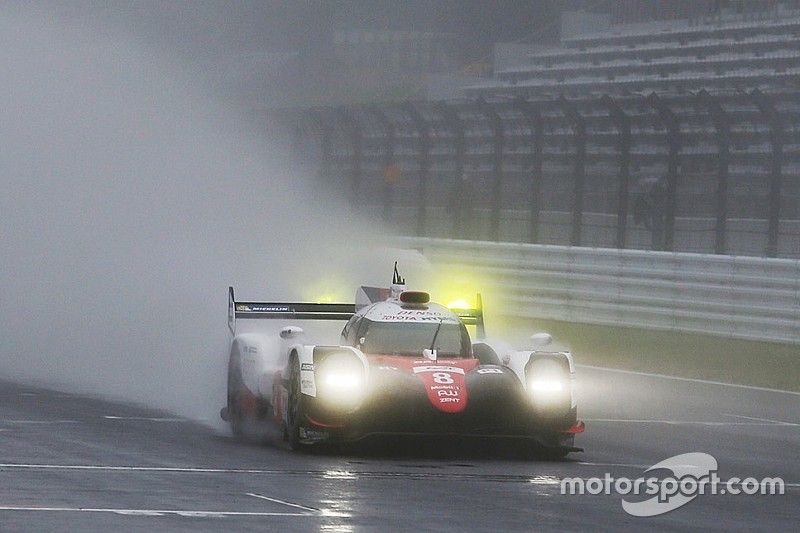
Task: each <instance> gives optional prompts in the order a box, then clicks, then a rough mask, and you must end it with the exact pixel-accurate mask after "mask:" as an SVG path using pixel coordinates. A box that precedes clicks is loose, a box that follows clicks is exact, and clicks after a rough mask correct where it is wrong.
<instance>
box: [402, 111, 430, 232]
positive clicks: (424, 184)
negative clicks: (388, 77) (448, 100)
mask: <svg viewBox="0 0 800 533" xmlns="http://www.w3.org/2000/svg"><path fill="white" fill-rule="evenodd" d="M404 108H405V110H406V112H407V113H408V116H409V118H410V119H411V122H413V123H414V128H415V129H416V130H417V134H418V135H419V145H418V148H417V150H418V154H419V198H417V236H419V237H424V236H425V229H426V219H427V205H428V172H429V170H430V149H431V143H430V126H429V125H428V122H427V121H426V120H425V119H424V118H423V116H422V114H421V113H420V112H419V110H418V109H417V108H416V107H415V106H414V104H412V103H411V102H406V103H405V105H404Z"/></svg>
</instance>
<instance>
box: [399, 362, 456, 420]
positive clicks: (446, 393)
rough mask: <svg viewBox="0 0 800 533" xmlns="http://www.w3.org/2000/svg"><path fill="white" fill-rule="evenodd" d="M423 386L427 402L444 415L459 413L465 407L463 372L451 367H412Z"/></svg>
mask: <svg viewBox="0 0 800 533" xmlns="http://www.w3.org/2000/svg"><path fill="white" fill-rule="evenodd" d="M411 370H412V372H414V374H416V375H417V376H418V377H419V378H420V379H421V380H422V382H423V383H424V384H425V388H426V389H427V391H428V400H430V402H431V404H433V406H434V407H436V408H437V409H439V410H440V411H443V412H445V413H459V412H461V411H463V410H464V409H465V408H466V407H467V383H466V379H465V370H464V369H463V368H461V367H458V366H453V365H430V364H428V365H420V366H414V367H412V369H411Z"/></svg>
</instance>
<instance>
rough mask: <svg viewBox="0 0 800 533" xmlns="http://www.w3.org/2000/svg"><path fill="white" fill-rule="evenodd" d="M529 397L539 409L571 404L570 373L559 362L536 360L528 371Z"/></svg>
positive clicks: (529, 366)
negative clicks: (566, 403)
mask: <svg viewBox="0 0 800 533" xmlns="http://www.w3.org/2000/svg"><path fill="white" fill-rule="evenodd" d="M526 378H527V382H528V395H529V396H530V398H531V401H532V402H533V404H534V406H536V407H537V408H545V409H546V408H549V407H557V406H559V405H561V404H563V403H564V402H569V401H570V397H571V393H572V390H571V383H570V375H569V372H568V371H567V370H566V369H565V368H564V366H563V365H561V364H560V363H559V362H558V361H554V360H552V359H541V360H534V361H532V362H531V364H530V365H528V368H527V371H526Z"/></svg>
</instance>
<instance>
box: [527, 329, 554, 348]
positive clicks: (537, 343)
mask: <svg viewBox="0 0 800 533" xmlns="http://www.w3.org/2000/svg"><path fill="white" fill-rule="evenodd" d="M531 342H532V343H533V349H534V350H536V349H538V348H544V347H545V346H547V345H548V344H550V343H551V342H553V337H552V336H551V335H550V334H549V333H534V334H533V335H531Z"/></svg>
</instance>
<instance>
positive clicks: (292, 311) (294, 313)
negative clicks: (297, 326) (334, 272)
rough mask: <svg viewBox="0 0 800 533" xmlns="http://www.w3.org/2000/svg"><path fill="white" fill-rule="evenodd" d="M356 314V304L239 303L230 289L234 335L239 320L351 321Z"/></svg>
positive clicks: (229, 300)
mask: <svg viewBox="0 0 800 533" xmlns="http://www.w3.org/2000/svg"><path fill="white" fill-rule="evenodd" d="M355 312H356V306H355V304H317V303H293V302H237V301H236V298H235V296H234V292H233V287H228V329H230V330H231V333H232V334H234V333H235V332H236V320H237V319H253V318H255V319H273V318H282V319H291V320H350V317H352V316H353V315H354V314H355Z"/></svg>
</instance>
